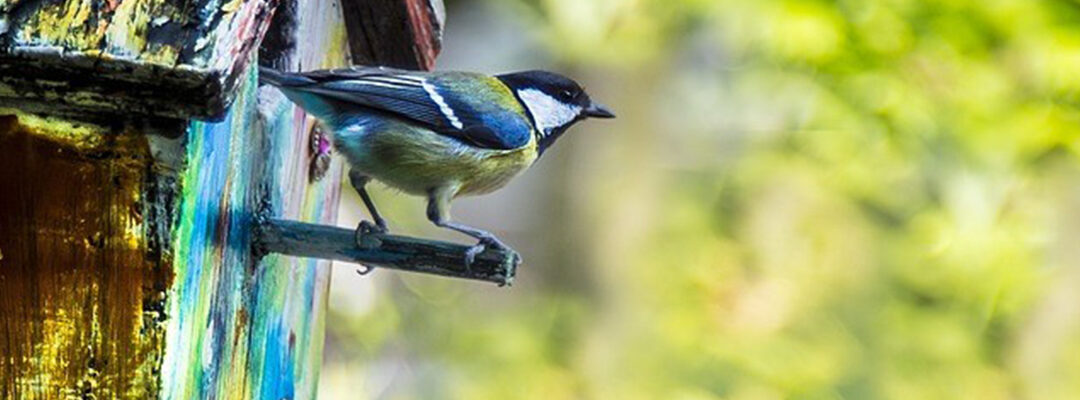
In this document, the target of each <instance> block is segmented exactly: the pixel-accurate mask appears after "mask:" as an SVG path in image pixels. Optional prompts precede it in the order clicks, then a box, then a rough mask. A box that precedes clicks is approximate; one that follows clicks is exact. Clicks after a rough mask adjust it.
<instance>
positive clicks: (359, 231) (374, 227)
mask: <svg viewBox="0 0 1080 400" xmlns="http://www.w3.org/2000/svg"><path fill="white" fill-rule="evenodd" d="M387 232H390V230H389V229H387V228H386V223H385V222H383V223H382V224H373V223H371V222H370V221H360V224H359V225H357V226H356V233H354V234H353V240H355V241H356V245H357V246H359V247H365V248H366V247H371V246H370V242H368V241H366V240H365V237H366V236H368V235H372V234H378V235H384V234H386V233H387Z"/></svg>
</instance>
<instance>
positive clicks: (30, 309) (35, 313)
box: [0, 0, 442, 399]
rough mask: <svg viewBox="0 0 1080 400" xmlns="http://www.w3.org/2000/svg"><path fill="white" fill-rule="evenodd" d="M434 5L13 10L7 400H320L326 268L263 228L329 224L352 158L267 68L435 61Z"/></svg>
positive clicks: (4, 107) (4, 82) (267, 0)
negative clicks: (273, 83)
mask: <svg viewBox="0 0 1080 400" xmlns="http://www.w3.org/2000/svg"><path fill="white" fill-rule="evenodd" d="M441 9H442V5H441V2H439V1H438V0H432V1H429V0H304V1H299V0H280V1H277V0H232V1H215V0H190V1H189V0H150V1H137V0H109V1H76V0H56V1H44V0H5V1H0V398H11V399H23V398H97V399H107V398H174V399H201V398H229V399H232V398H255V399H291V398H310V397H313V396H314V394H315V391H316V383H317V382H316V381H317V380H318V371H319V365H320V362H321V359H322V347H323V325H324V323H325V309H326V295H327V290H328V282H329V279H330V274H331V273H330V268H329V263H328V262H327V261H325V260H318V259H314V258H304V257H292V256H286V255H279V254H275V253H267V252H266V251H263V250H260V249H261V248H262V247H261V246H259V245H258V243H257V242H258V241H257V239H258V237H259V232H262V229H263V228H262V226H261V225H260V223H259V222H260V221H263V220H275V221H286V220H287V221H292V222H290V223H292V224H300V226H301V227H303V226H308V225H303V223H305V222H306V223H316V224H317V223H322V224H328V223H332V222H333V221H334V220H335V218H336V210H337V205H338V195H339V188H340V187H341V185H340V182H341V175H342V165H341V163H340V161H336V160H335V159H334V158H332V157H329V151H330V148H329V144H328V143H329V141H328V140H327V138H326V137H325V134H324V133H323V132H322V131H321V130H320V129H318V126H317V124H316V123H315V121H313V120H312V119H311V118H307V117H306V116H305V115H304V113H303V112H302V111H301V110H300V109H298V108H296V107H294V106H293V105H292V104H291V103H290V102H288V101H287V100H285V99H284V98H283V97H282V96H280V95H279V94H277V93H276V92H272V89H268V88H262V89H261V88H260V87H259V85H258V83H257V68H254V67H255V66H256V65H258V64H264V65H271V66H274V67H275V68H279V69H283V70H290V71H297V70H310V69H321V68H331V67H340V66H345V65H348V64H349V63H350V62H353V63H363V64H384V65H392V66H396V67H401V68H419V69H427V68H431V67H432V65H433V63H434V57H435V55H436V54H437V52H438V50H439V35H440V28H441V24H440V22H439V21H440V17H439V15H440V14H441V12H442V11H441ZM273 226H274V227H281V226H286V227H288V226H291V225H287V224H286V225H280V224H279V225H273ZM274 232H276V233H278V234H279V235H278V236H276V237H277V238H278V239H282V237H283V236H282V235H281V233H282V232H281V231H280V230H275V231H274ZM285 236H288V235H285ZM282 240H284V239H282ZM278 244H280V243H278ZM271 245H273V243H271V244H268V245H267V246H271Z"/></svg>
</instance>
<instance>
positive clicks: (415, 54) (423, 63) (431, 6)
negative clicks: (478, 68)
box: [342, 0, 445, 70]
mask: <svg viewBox="0 0 1080 400" xmlns="http://www.w3.org/2000/svg"><path fill="white" fill-rule="evenodd" d="M342 7H343V11H344V13H345V26H346V28H348V31H349V43H350V47H351V49H352V62H353V64H356V65H385V66H390V67H395V68H404V69H422V70H430V69H432V68H435V57H436V56H438V54H439V50H440V49H441V48H442V26H443V23H444V21H445V18H444V16H443V14H444V11H443V5H442V1H441V0H345V1H344V2H343V4H342Z"/></svg>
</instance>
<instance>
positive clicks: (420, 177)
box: [335, 123, 538, 196]
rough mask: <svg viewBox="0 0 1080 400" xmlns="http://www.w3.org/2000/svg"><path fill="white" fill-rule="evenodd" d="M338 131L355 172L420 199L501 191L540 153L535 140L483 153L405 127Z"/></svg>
mask: <svg viewBox="0 0 1080 400" xmlns="http://www.w3.org/2000/svg"><path fill="white" fill-rule="evenodd" d="M380 128H381V129H365V130H358V131H357V132H335V139H336V140H335V147H337V149H338V151H339V152H340V153H341V154H343V155H344V156H345V158H346V159H347V160H348V161H349V164H350V165H351V166H352V168H354V169H357V170H358V171H360V172H361V173H363V174H365V175H368V176H371V177H372V178H375V179H376V180H378V181H381V182H383V183H385V184H386V185H388V186H390V187H393V188H396V189H399V190H402V191H404V192H406V193H410V194H415V195H421V196H422V195H427V194H428V192H430V191H431V190H433V189H435V188H448V187H455V188H457V190H456V195H457V196H462V195H477V194H484V193H489V192H491V191H494V190H496V189H499V188H501V187H503V186H504V185H506V184H507V183H508V182H509V181H510V180H511V179H513V178H514V177H515V176H517V175H518V174H519V173H521V172H522V171H524V170H525V169H527V168H528V167H529V166H530V165H532V163H533V161H535V160H536V157H537V155H538V152H537V143H536V140H535V138H533V139H531V140H530V141H529V143H528V144H527V145H525V146H523V147H520V148H517V149H512V150H491V149H481V148H477V147H473V146H468V145H465V144H463V143H461V142H459V141H457V140H455V139H452V138H449V137H446V136H443V135H439V134H437V133H435V132H432V131H430V130H427V129H422V128H417V127H415V126H411V125H409V124H405V123H393V124H388V125H383V126H381V127H380Z"/></svg>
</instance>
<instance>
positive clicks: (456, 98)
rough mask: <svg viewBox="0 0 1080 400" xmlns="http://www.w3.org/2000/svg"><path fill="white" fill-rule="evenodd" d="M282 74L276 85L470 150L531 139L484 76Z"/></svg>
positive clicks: (368, 70) (507, 97) (376, 71)
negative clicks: (386, 117) (383, 116)
mask: <svg viewBox="0 0 1080 400" xmlns="http://www.w3.org/2000/svg"><path fill="white" fill-rule="evenodd" d="M285 75H286V76H289V77H291V79H278V81H279V82H281V84H279V86H285V87H288V88H290V89H294V90H302V91H305V92H309V93H312V94H317V95H320V96H325V97H328V98H332V99H335V100H338V101H342V102H346V103H351V104H355V105H359V106H362V107H368V108H372V109H376V110H379V111H382V112H386V113H389V114H392V115H394V116H397V117H399V118H404V119H408V120H411V121H413V122H415V123H418V124H421V125H423V126H425V127H427V128H429V129H431V130H432V131H434V132H437V133H439V134H442V135H445V136H449V137H453V138H455V139H458V140H460V141H462V142H464V143H467V144H469V145H472V146H476V147H481V148H488V149H500V150H508V149H515V148H519V147H522V146H525V145H526V144H528V143H529V140H530V138H531V136H532V124H531V123H530V122H529V120H528V118H529V117H528V116H527V114H526V113H525V111H524V109H523V108H522V107H521V105H520V104H518V103H517V102H516V99H515V97H514V95H513V94H512V93H511V92H510V90H509V89H508V88H506V87H505V85H503V84H502V83H501V82H499V81H498V80H497V79H495V78H492V77H488V76H484V75H479V74H468V73H460V72H437V73H424V72H413V71H404V70H396V69H389V68H373V67H356V68H349V69H336V70H322V71H311V72H304V73H300V74H285Z"/></svg>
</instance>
